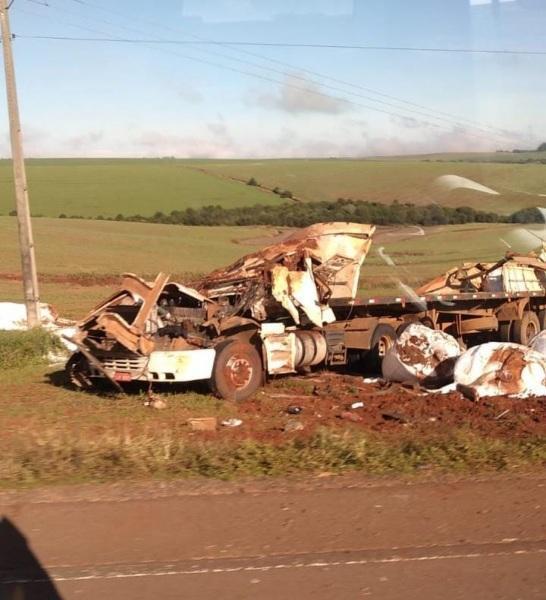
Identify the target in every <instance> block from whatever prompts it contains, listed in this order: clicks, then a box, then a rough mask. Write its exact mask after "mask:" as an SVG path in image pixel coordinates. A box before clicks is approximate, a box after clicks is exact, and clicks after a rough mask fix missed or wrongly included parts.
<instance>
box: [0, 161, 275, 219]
mask: <svg viewBox="0 0 546 600" xmlns="http://www.w3.org/2000/svg"><path fill="white" fill-rule="evenodd" d="M27 171H28V181H29V189H30V194H31V206H32V213H33V214H34V215H44V216H46V217H58V216H59V215H60V214H66V215H68V216H73V215H81V216H84V217H97V216H99V215H103V216H105V217H108V216H109V217H115V216H116V215H117V214H118V213H121V214H123V215H136V214H141V215H145V216H150V215H153V214H154V213H155V212H156V211H163V212H165V213H169V212H171V211H172V210H184V209H185V208H199V207H201V206H206V205H210V204H220V205H222V206H224V207H225V208H229V207H235V206H248V205H253V204H257V203H261V204H272V203H280V202H281V200H280V199H279V198H278V197H277V196H275V195H274V194H271V193H268V192H264V191H263V190H260V189H259V188H256V187H251V186H246V185H241V184H240V183H238V182H233V181H229V180H222V179H219V178H217V177H211V176H210V175H207V174H205V173H203V172H200V171H198V170H196V169H194V168H191V165H190V164H189V163H187V162H186V161H174V160H152V159H150V160H144V159H143V160H123V159H105V160H101V159H89V160H84V159H81V160H80V159H66V160H64V159H47V160H29V161H27ZM13 198H14V194H13V184H12V172H11V164H10V163H9V162H8V161H6V160H3V161H0V215H2V214H3V215H7V214H9V212H10V211H11V210H12V209H13V208H14V200H13Z"/></svg>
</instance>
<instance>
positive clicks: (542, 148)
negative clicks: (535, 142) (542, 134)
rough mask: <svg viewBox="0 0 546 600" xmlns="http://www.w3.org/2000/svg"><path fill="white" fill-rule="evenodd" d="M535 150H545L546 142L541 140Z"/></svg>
mask: <svg viewBox="0 0 546 600" xmlns="http://www.w3.org/2000/svg"><path fill="white" fill-rule="evenodd" d="M537 152H546V142H542V144H540V146H539V147H538V148H537Z"/></svg>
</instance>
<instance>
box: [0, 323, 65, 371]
mask: <svg viewBox="0 0 546 600" xmlns="http://www.w3.org/2000/svg"><path fill="white" fill-rule="evenodd" d="M62 350H63V345H62V343H61V341H60V340H59V338H58V337H57V336H55V335H53V334H52V333H50V332H49V331H46V330H45V329H42V328H41V327H36V328H34V329H31V330H30V331H0V370H6V369H16V368H20V367H21V366H26V365H40V364H44V363H45V362H46V359H47V355H48V354H49V353H50V352H60V351H62Z"/></svg>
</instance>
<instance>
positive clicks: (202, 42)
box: [20, 0, 546, 56]
mask: <svg viewBox="0 0 546 600" xmlns="http://www.w3.org/2000/svg"><path fill="white" fill-rule="evenodd" d="M28 1H29V2H35V3H36V4H42V5H43V6H50V5H49V4H47V3H46V2H38V1H37V0H28ZM78 3H79V4H85V3H84V2H78ZM20 37H23V36H20ZM25 37H27V38H34V39H46V40H66V41H72V42H121V43H131V44H175V45H184V46H186V45H187V46H189V45H202V46H259V47H271V48H315V49H319V48H323V49H331V50H377V51H389V52H390V51H393V52H441V53H452V54H512V55H514V54H515V55H523V56H546V50H508V49H485V48H424V47H423V48H420V47H415V46H359V45H350V44H304V43H300V42H244V41H229V40H224V41H217V40H203V39H201V40H168V39H165V40H158V39H144V40H143V39H129V38H80V37H68V36H40V35H29V36H25Z"/></svg>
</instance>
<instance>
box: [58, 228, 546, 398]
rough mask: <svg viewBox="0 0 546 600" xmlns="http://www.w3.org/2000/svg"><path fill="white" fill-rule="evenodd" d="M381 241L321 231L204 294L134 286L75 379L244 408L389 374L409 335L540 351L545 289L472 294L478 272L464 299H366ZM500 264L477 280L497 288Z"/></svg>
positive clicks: (125, 289) (221, 276) (86, 352)
mask: <svg viewBox="0 0 546 600" xmlns="http://www.w3.org/2000/svg"><path fill="white" fill-rule="evenodd" d="M373 229H374V228H373V226H363V225H358V224H350V223H349V224H339V223H332V224H321V225H320V228H319V226H313V227H312V228H308V229H307V230H302V231H301V232H298V233H297V234H294V235H293V236H292V237H290V238H288V241H285V242H283V243H282V244H280V245H276V246H271V247H269V248H266V249H265V250H264V251H262V252H261V253H255V254H252V255H249V256H247V257H243V259H241V260H240V261H238V262H237V263H235V265H233V266H231V267H228V268H227V269H223V270H218V271H215V272H213V273H212V274H210V275H209V276H207V277H206V278H205V279H204V280H202V281H201V283H200V284H199V285H198V286H197V288H192V287H186V286H184V285H182V284H178V283H173V282H169V278H168V276H166V275H163V274H160V275H158V277H157V278H156V281H155V282H154V283H147V282H145V281H143V280H141V279H139V278H138V277H136V276H134V275H126V276H125V278H124V280H123V283H122V286H121V289H120V290H119V291H118V292H117V293H116V294H114V296H112V297H111V298H109V299H108V300H107V301H106V302H104V303H102V304H101V305H99V306H98V307H97V308H96V309H95V310H94V311H92V312H91V313H90V314H89V315H88V316H87V317H86V319H84V321H82V322H81V323H80V327H79V333H78V334H77V335H76V336H75V337H74V339H73V341H74V343H75V344H76V345H77V347H78V352H76V353H75V354H74V356H73V357H72V358H71V360H70V361H69V363H68V365H67V369H68V371H69V374H70V376H71V378H72V380H73V381H74V382H76V383H78V384H80V385H91V384H92V383H94V382H95V381H96V380H97V379H107V380H110V382H111V383H112V384H113V385H114V386H115V387H117V388H118V389H120V390H121V389H122V388H123V385H124V384H126V383H129V382H131V381H142V382H147V383H149V384H153V383H176V382H189V381H197V380H205V381H207V382H208V383H209V385H210V389H211V390H212V391H213V392H214V393H216V394H217V395H218V396H220V397H223V398H235V399H244V398H246V397H248V396H250V395H252V394H253V393H254V392H255V391H256V390H257V389H258V388H259V387H260V385H261V384H262V383H263V381H264V380H265V379H267V378H268V377H272V376H277V375H282V374H287V373H298V372H300V371H303V370H308V369H311V368H314V367H322V368H324V367H342V366H344V365H348V364H352V363H354V362H357V361H364V362H365V363H366V362H367V363H368V365H369V366H373V367H375V368H379V367H380V363H381V360H382V357H383V356H384V355H385V354H386V352H387V351H388V350H389V348H390V347H391V346H392V345H393V344H394V342H395V340H396V338H397V336H398V335H400V333H401V331H402V330H403V329H404V328H405V327H406V326H407V325H408V324H409V323H414V322H420V323H423V324H425V325H426V326H428V327H431V328H433V329H438V330H441V331H444V332H446V333H449V334H451V335H452V336H454V337H455V338H457V339H459V340H460V341H461V342H464V343H467V344H472V342H473V341H477V340H479V341H490V340H500V341H511V342H516V343H520V344H528V343H529V341H530V340H531V339H532V337H534V335H536V334H537V333H539V332H540V331H541V330H543V329H545V328H546V291H545V288H543V287H541V285H542V284H541V283H540V282H539V281H538V279H536V277H535V278H534V279H533V277H531V276H530V275H529V273H527V272H525V273H523V271H522V273H523V275H524V276H525V277H527V280H526V281H525V286H527V287H528V288H530V289H525V290H522V291H512V292H507V291H480V290H476V289H472V290H469V291H468V288H469V287H472V286H471V285H470V284H471V283H472V281H474V280H475V279H476V275H475V271H476V269H474V270H473V271H472V270H470V273H471V275H470V276H467V277H462V281H463V283H464V286H466V289H464V291H457V293H426V294H421V295H419V294H418V293H415V294H413V295H412V296H411V297H409V296H389V297H373V296H368V295H362V296H357V294H356V288H357V286H358V281H359V277H360V266H361V264H362V262H363V260H364V256H365V254H366V252H367V251H368V249H369V245H370V242H371V234H372V233H373ZM321 244H322V245H321ZM319 259H320V260H319ZM526 260H527V259H526ZM530 260H531V259H528V261H530ZM533 260H534V259H533ZM535 263H536V261H535ZM499 264H500V265H502V264H503V262H502V261H500V262H499V263H497V264H495V265H493V266H490V267H482V266H481V265H478V266H479V268H478V269H477V272H478V273H479V275H480V277H482V278H483V277H487V276H488V275H489V274H490V273H494V272H496V271H494V269H497V268H498V265H499ZM533 264H534V263H533ZM542 265H544V271H545V272H546V261H545V262H544V263H537V264H535V267H538V268H542ZM522 268H523V269H528V270H529V268H530V267H527V266H525V267H522ZM512 271H514V269H512ZM520 275H521V273H520ZM450 281H451V280H450ZM518 285H520V284H519V283H518ZM532 288H535V289H532ZM440 289H441V288H440Z"/></svg>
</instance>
